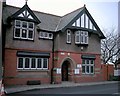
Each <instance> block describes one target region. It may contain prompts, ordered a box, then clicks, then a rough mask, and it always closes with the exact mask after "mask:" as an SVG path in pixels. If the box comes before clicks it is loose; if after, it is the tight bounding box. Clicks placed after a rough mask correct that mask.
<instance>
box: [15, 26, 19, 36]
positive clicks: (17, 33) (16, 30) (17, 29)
mask: <svg viewBox="0 0 120 96" xmlns="http://www.w3.org/2000/svg"><path fill="white" fill-rule="evenodd" d="M15 37H20V28H15Z"/></svg>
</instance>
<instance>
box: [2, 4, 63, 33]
mask: <svg viewBox="0 0 120 96" xmlns="http://www.w3.org/2000/svg"><path fill="white" fill-rule="evenodd" d="M18 10H20V8H18V7H14V6H10V5H6V7H4V9H3V23H4V24H7V18H8V17H10V16H12V15H13V14H14V13H16V12H17V11H18ZM33 13H34V14H35V15H36V17H37V18H38V19H39V20H40V22H41V23H40V24H39V25H38V26H39V27H40V29H43V30H49V31H53V32H54V31H55V29H56V27H57V25H58V22H59V20H60V19H61V17H60V16H55V15H51V14H47V13H43V12H38V11H33Z"/></svg>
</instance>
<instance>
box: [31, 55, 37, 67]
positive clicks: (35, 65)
mask: <svg viewBox="0 0 120 96" xmlns="http://www.w3.org/2000/svg"><path fill="white" fill-rule="evenodd" d="M32 59H35V68H32V67H31V66H32ZM30 69H37V58H34V57H33V58H30Z"/></svg>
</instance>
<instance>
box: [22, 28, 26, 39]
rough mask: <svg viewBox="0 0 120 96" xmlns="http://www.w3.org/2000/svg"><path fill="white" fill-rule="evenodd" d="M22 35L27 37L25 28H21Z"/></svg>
mask: <svg viewBox="0 0 120 96" xmlns="http://www.w3.org/2000/svg"><path fill="white" fill-rule="evenodd" d="M22 37H23V38H27V30H25V29H22Z"/></svg>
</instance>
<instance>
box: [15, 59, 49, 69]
mask: <svg viewBox="0 0 120 96" xmlns="http://www.w3.org/2000/svg"><path fill="white" fill-rule="evenodd" d="M19 58H22V59H23V68H19V67H18V65H19ZM26 58H29V68H25V59H26ZM32 58H34V59H35V68H32V67H31V64H32ZM38 59H41V68H38V64H37V61H38ZM44 59H47V68H44V67H43V66H44ZM48 63H49V61H48V58H35V57H18V58H17V69H19V70H28V69H30V70H35V69H37V70H39V69H40V70H47V69H48Z"/></svg>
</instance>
